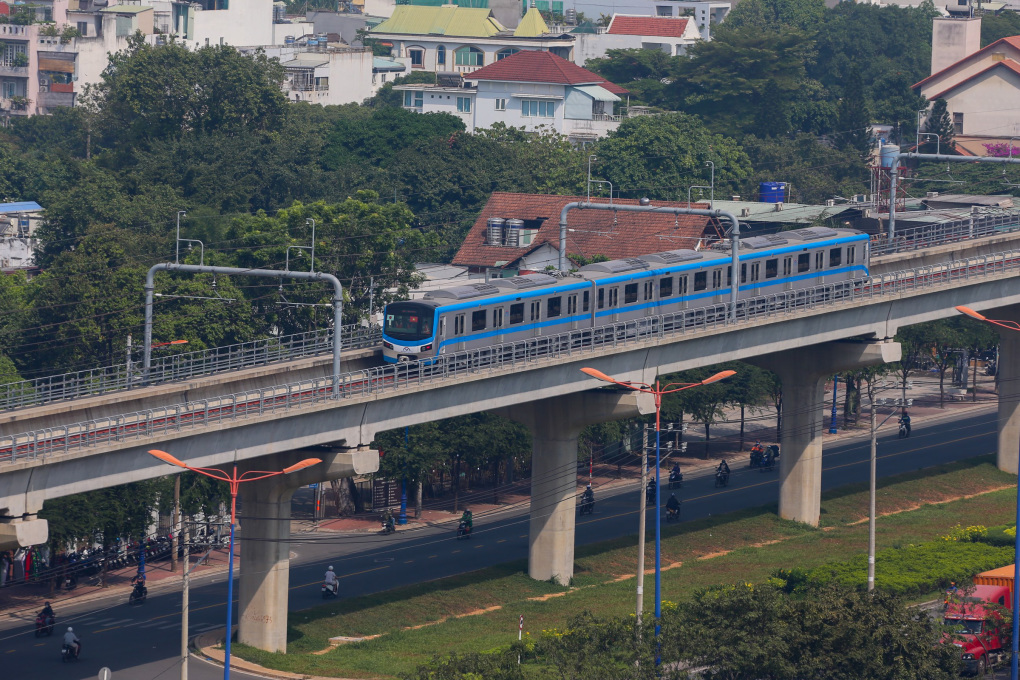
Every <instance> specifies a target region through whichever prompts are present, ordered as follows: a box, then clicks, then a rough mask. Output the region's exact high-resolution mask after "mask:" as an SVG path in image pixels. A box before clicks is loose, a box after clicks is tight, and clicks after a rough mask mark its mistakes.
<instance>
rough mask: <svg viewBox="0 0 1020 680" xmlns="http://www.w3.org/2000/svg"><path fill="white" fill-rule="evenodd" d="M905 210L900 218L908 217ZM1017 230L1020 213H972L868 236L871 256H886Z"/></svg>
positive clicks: (1019, 225) (1019, 224) (1019, 222)
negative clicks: (888, 234)
mask: <svg viewBox="0 0 1020 680" xmlns="http://www.w3.org/2000/svg"><path fill="white" fill-rule="evenodd" d="M909 214H910V213H904V214H903V215H900V219H907V218H906V217H904V215H909ZM1016 231H1020V212H1015V213H1012V214H1010V213H995V214H987V215H983V214H980V213H978V214H975V215H972V216H971V217H968V218H966V219H962V220H953V221H951V222H939V223H938V224H925V225H922V226H919V227H907V228H900V227H897V228H896V237H895V238H893V239H892V240H889V239H888V238H887V237H886V235H885V234H876V235H874V236H872V237H871V255H872V256H875V255H887V254H891V253H906V252H913V251H915V250H922V249H924V248H930V247H932V246H939V245H945V244H947V243H957V242H959V241H970V240H973V239H976V238H982V237H985V236H995V235H997V234H1008V233H1011V232H1016Z"/></svg>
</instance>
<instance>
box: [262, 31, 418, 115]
mask: <svg viewBox="0 0 1020 680" xmlns="http://www.w3.org/2000/svg"><path fill="white" fill-rule="evenodd" d="M266 53H267V54H268V55H269V56H275V57H278V58H279V59H280V64H281V66H283V68H284V71H285V73H286V75H287V79H286V80H285V81H284V83H283V91H284V93H285V94H286V95H287V98H288V99H290V100H292V101H297V102H302V101H303V102H310V103H312V104H321V105H323V106H326V105H340V104H360V103H362V102H363V101H365V100H366V99H368V98H369V97H371V96H372V95H374V94H375V93H376V91H377V90H378V87H377V86H375V85H374V84H373V67H374V58H373V56H372V50H371V49H370V48H366V47H357V48H355V47H348V46H342V45H339V44H335V43H334V44H330V45H329V46H328V47H324V48H318V47H312V48H309V47H304V48H302V47H296V46H293V47H277V48H269V49H267V50H266ZM402 66H403V65H401V67H402ZM380 86H381V83H380Z"/></svg>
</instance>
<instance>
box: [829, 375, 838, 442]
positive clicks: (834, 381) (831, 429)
mask: <svg viewBox="0 0 1020 680" xmlns="http://www.w3.org/2000/svg"><path fill="white" fill-rule="evenodd" d="M838 389H839V376H838V375H834V376H832V421H831V422H830V423H829V434H838V433H839V428H838V427H837V425H836V392H837V391H838Z"/></svg>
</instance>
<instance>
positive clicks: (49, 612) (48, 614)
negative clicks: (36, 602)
mask: <svg viewBox="0 0 1020 680" xmlns="http://www.w3.org/2000/svg"><path fill="white" fill-rule="evenodd" d="M39 616H41V617H43V621H46V622H47V623H49V621H50V620H51V619H55V618H57V615H56V614H54V613H53V607H51V606H50V603H49V602H45V603H43V608H42V611H41V612H39Z"/></svg>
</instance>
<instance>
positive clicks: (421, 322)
mask: <svg viewBox="0 0 1020 680" xmlns="http://www.w3.org/2000/svg"><path fill="white" fill-rule="evenodd" d="M434 314H435V310H434V309H432V308H431V307H429V306H427V305H420V304H418V303H415V302H395V303H392V304H389V305H386V320H385V324H384V326H383V333H385V334H386V336H387V337H390V338H393V339H394V340H404V341H407V342H410V341H414V340H427V339H428V338H431V337H432V318H433V316H434Z"/></svg>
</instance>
